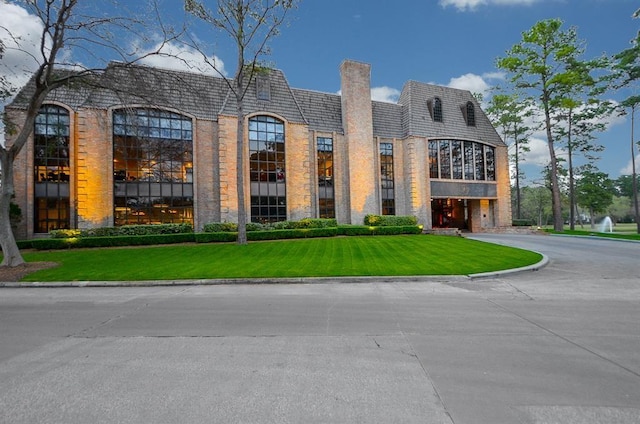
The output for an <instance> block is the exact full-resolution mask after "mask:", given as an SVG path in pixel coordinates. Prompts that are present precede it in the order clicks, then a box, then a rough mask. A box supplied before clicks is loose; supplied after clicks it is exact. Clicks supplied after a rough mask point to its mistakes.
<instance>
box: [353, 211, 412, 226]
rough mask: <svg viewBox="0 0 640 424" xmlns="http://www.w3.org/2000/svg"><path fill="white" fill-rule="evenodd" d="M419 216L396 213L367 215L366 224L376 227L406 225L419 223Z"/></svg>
mask: <svg viewBox="0 0 640 424" xmlns="http://www.w3.org/2000/svg"><path fill="white" fill-rule="evenodd" d="M417 224H418V218H416V217H415V216H409V215H406V216H403V215H400V216H396V215H373V214H369V215H365V217H364V225H371V226H374V227H397V226H405V225H417Z"/></svg>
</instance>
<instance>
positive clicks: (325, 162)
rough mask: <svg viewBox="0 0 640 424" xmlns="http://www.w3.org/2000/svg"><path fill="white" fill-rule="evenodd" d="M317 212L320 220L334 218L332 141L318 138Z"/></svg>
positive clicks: (327, 138) (328, 138)
mask: <svg viewBox="0 0 640 424" xmlns="http://www.w3.org/2000/svg"><path fill="white" fill-rule="evenodd" d="M317 142H318V147H317V148H318V211H319V212H320V218H335V217H336V208H335V194H334V191H333V182H334V181H335V178H334V177H333V139H332V138H330V137H318V139H317Z"/></svg>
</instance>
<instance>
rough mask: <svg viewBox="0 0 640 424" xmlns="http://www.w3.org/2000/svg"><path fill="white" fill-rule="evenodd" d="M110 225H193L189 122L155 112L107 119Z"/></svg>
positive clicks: (128, 112) (124, 113) (135, 111)
mask: <svg viewBox="0 0 640 424" xmlns="http://www.w3.org/2000/svg"><path fill="white" fill-rule="evenodd" d="M113 180H114V207H115V211H114V216H115V220H114V224H115V225H117V226H118V225H126V224H162V223H189V224H192V225H193V127H192V123H191V119H190V118H188V117H186V116H182V115H179V114H177V113H173V112H167V111H162V110H157V109H143V108H140V109H126V110H125V109H121V110H117V111H115V112H114V113H113Z"/></svg>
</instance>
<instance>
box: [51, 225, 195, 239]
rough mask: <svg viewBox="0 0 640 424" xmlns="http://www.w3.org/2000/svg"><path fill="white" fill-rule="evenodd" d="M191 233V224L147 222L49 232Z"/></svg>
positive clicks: (97, 234) (108, 234) (66, 235)
mask: <svg viewBox="0 0 640 424" xmlns="http://www.w3.org/2000/svg"><path fill="white" fill-rule="evenodd" d="M184 233H193V226H192V225H191V224H147V225H123V226H121V227H101V228H90V229H86V230H52V231H51V232H50V233H49V234H50V235H51V237H53V238H64V239H66V238H75V237H80V238H85V237H113V236H147V235H153V234H184Z"/></svg>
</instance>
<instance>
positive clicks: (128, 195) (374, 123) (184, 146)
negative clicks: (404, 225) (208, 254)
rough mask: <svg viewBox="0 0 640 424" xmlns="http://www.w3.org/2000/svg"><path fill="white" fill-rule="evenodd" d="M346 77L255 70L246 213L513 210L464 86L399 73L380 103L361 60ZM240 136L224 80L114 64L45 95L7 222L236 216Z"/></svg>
mask: <svg viewBox="0 0 640 424" xmlns="http://www.w3.org/2000/svg"><path fill="white" fill-rule="evenodd" d="M340 75H341V94H328V93H320V92H315V91H310V90H306V89H296V88H291V87H290V86H289V84H288V83H287V80H286V78H285V76H284V74H283V73H282V72H280V71H278V70H272V71H270V72H268V73H263V74H260V75H258V76H257V77H256V78H255V80H254V81H253V82H252V84H251V86H250V89H249V90H248V92H247V94H246V97H245V101H244V110H245V114H246V118H245V122H244V129H245V131H244V134H245V140H246V143H245V146H246V150H245V152H243V153H242V155H243V157H244V158H245V161H244V162H245V167H244V169H243V170H242V172H243V173H244V175H245V182H246V187H245V193H246V202H247V203H246V210H247V213H248V217H247V218H248V220H250V221H254V222H261V221H277V220H299V219H302V218H306V217H335V218H336V219H337V220H338V222H340V223H352V224H362V223H363V218H364V217H365V215H367V214H395V215H414V216H416V217H417V218H418V220H419V222H420V223H421V224H423V225H424V226H425V228H426V229H430V228H439V227H449V228H460V229H468V230H470V231H483V230H486V229H491V228H496V227H505V226H509V225H510V224H511V210H510V207H511V201H510V185H509V164H508V155H507V146H506V145H505V144H504V142H503V141H502V140H501V138H500V137H499V135H498V134H497V133H496V131H495V129H494V128H493V126H492V125H491V123H490V122H489V120H488V119H487V117H486V115H485V114H484V112H483V111H482V110H481V109H480V106H479V104H478V103H477V101H476V100H475V99H474V97H473V96H472V95H471V93H469V92H468V91H464V90H458V89H453V88H448V87H442V86H436V85H431V84H424V83H420V82H416V81H409V82H408V83H406V85H405V87H404V89H403V91H402V94H401V96H400V100H399V102H398V103H397V104H392V103H383V102H377V101H372V100H371V94H370V66H369V65H368V64H364V63H358V62H354V61H348V60H347V61H345V62H343V63H342V65H341V66H340ZM28 90H29V86H27V87H26V88H25V89H24V90H23V93H22V94H24V93H28ZM24 106H25V102H24V96H23V95H18V96H17V97H16V99H15V101H14V102H13V103H12V104H11V105H10V106H9V107H7V108H6V109H7V112H8V113H9V114H10V115H11V116H12V117H13V119H14V122H17V123H19V122H21V121H23V120H21V119H20V115H21V114H24ZM236 134H237V119H236V104H235V97H234V96H233V95H231V93H230V91H229V89H228V87H227V85H226V82H225V80H224V79H222V78H217V77H212V76H206V75H202V74H197V73H187V72H178V71H170V70H162V69H158V68H149V67H142V66H133V67H125V66H122V65H120V64H111V65H109V66H108V67H107V68H106V69H105V71H104V73H103V74H102V75H101V76H99V77H96V78H93V79H92V83H91V84H87V85H82V84H74V85H73V86H69V87H65V88H62V89H58V90H56V91H55V92H53V93H51V95H50V96H49V97H48V98H47V100H46V101H45V104H44V105H43V107H42V110H41V113H40V114H39V116H38V119H37V121H36V124H35V128H34V132H33V135H32V138H31V140H30V142H29V143H28V144H27V145H26V146H25V148H24V149H23V150H22V152H21V153H20V156H19V157H18V159H17V160H16V166H15V170H14V172H15V177H16V181H15V182H16V199H15V202H16V203H17V204H18V205H19V206H20V208H21V209H22V215H23V219H22V222H21V223H20V225H19V227H18V230H17V234H16V236H17V237H18V238H29V237H33V236H37V235H38V234H41V233H46V232H48V231H49V230H51V229H56V228H91V227H104V226H114V225H116V226H117V225H125V224H136V223H141V224H149V223H151V224H153V223H164V222H189V223H192V224H193V225H194V227H195V229H196V230H199V229H201V228H202V227H203V225H204V224H206V223H209V222H223V221H228V222H237V194H236V186H235V184H236V172H238V166H237V149H236ZM7 142H8V143H11V139H10V138H9V139H8V140H7Z"/></svg>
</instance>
